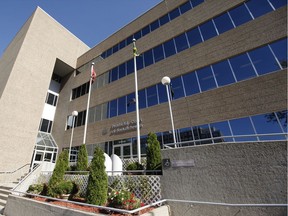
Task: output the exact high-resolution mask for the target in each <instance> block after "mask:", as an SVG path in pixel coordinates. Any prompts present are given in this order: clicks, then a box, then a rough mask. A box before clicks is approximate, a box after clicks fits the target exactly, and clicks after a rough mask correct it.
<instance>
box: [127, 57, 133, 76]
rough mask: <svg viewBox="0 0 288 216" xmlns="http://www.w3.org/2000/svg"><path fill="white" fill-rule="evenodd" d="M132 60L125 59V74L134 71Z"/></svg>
mask: <svg viewBox="0 0 288 216" xmlns="http://www.w3.org/2000/svg"><path fill="white" fill-rule="evenodd" d="M133 61H134V60H133V59H130V60H129V61H127V75H128V74H130V73H133V72H134V62H133Z"/></svg>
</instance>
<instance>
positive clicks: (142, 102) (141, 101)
mask: <svg viewBox="0 0 288 216" xmlns="http://www.w3.org/2000/svg"><path fill="white" fill-rule="evenodd" d="M138 95H139V96H138V97H139V98H138V99H139V109H143V108H146V107H147V104H146V91H145V89H142V90H140V91H138Z"/></svg>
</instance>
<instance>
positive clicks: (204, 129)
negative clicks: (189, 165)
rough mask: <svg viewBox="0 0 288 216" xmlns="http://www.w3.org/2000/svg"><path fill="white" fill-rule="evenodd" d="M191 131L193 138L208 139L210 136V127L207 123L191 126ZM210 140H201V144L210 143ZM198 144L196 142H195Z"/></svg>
mask: <svg viewBox="0 0 288 216" xmlns="http://www.w3.org/2000/svg"><path fill="white" fill-rule="evenodd" d="M193 133H194V137H195V140H196V139H209V138H211V133H210V129H209V126H208V125H200V126H197V127H194V128H193ZM211 142H212V140H205V141H204V140H203V141H201V144H207V143H211ZM196 144H198V143H196Z"/></svg>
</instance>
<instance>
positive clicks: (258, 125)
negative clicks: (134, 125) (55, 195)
mask: <svg viewBox="0 0 288 216" xmlns="http://www.w3.org/2000/svg"><path fill="white" fill-rule="evenodd" d="M175 134H176V140H177V146H178V147H184V146H194V145H204V144H217V143H223V142H227V143H230V142H232V143H233V142H257V141H272V140H273V141H279V140H287V135H288V134H287V110H283V111H279V112H272V113H266V114H259V115H254V116H247V117H243V118H238V119H231V120H226V121H221V122H213V123H209V124H205V125H198V126H191V127H187V128H180V129H176V130H175ZM156 135H157V139H158V141H159V142H160V144H161V147H162V148H163V146H164V145H168V146H169V145H173V146H174V140H173V135H172V132H171V131H165V132H158V133H156ZM147 137H148V135H144V136H141V137H140V139H141V142H140V143H141V154H142V155H145V154H146V148H147ZM130 143H132V145H131V147H132V155H133V156H135V157H136V156H137V139H136V137H133V138H126V139H122V140H114V141H109V142H105V152H106V153H107V154H109V155H111V154H112V153H113V149H114V150H115V148H116V146H120V145H123V148H124V147H125V146H126V147H127V148H130V145H129V144H130ZM93 145H95V146H96V145H97V146H98V144H92V145H88V146H87V150H88V149H90V148H91V147H92V148H91V151H90V152H91V154H92V155H93ZM123 150H124V149H123ZM128 150H129V151H128V153H127V154H124V156H127V157H130V149H128ZM114 153H115V151H114ZM132 155H131V156H132Z"/></svg>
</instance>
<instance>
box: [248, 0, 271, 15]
mask: <svg viewBox="0 0 288 216" xmlns="http://www.w3.org/2000/svg"><path fill="white" fill-rule="evenodd" d="M246 5H247V6H248V8H249V10H250V12H251V13H252V15H253V16H254V18H256V17H259V16H261V15H263V14H266V13H268V12H269V11H272V7H271V6H270V4H269V3H268V2H267V0H249V1H247V2H246Z"/></svg>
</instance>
